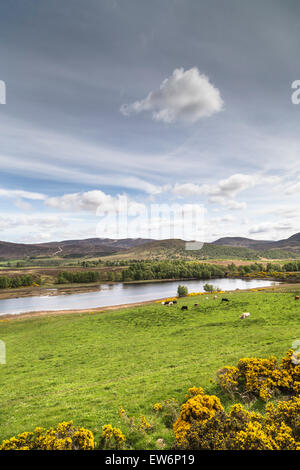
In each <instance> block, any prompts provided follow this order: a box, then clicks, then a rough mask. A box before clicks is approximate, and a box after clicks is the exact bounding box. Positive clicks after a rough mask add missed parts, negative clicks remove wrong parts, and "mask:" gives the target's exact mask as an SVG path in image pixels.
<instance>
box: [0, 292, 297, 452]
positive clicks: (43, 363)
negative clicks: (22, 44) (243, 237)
mask: <svg viewBox="0 0 300 470" xmlns="http://www.w3.org/2000/svg"><path fill="white" fill-rule="evenodd" d="M294 293H297V286H296V285H295V286H294V288H293V292H286V293H284V292H276V291H269V292H268V291H262V292H249V291H244V292H234V293H226V297H227V298H228V299H229V302H221V298H222V296H224V294H220V295H218V298H217V299H214V298H213V297H214V295H208V300H207V299H206V296H205V295H201V296H193V297H186V298H182V299H179V301H178V303H177V305H172V306H163V305H161V304H160V303H153V304H149V305H144V306H140V307H132V308H127V309H122V310H115V311H107V312H103V313H99V312H97V313H92V312H91V313H89V314H78V313H74V314H68V315H53V316H49V317H36V318H34V317H33V318H30V319H26V320H25V319H21V318H20V319H12V320H2V321H0V339H1V340H3V341H5V343H6V348H7V364H6V365H0V375H1V389H0V441H1V440H2V439H4V438H8V437H11V436H13V435H15V434H16V433H19V432H22V431H25V430H26V431H29V430H32V429H33V428H34V427H35V426H43V427H49V426H52V425H55V424H57V423H58V422H61V421H65V420H71V419H72V420H73V421H74V422H75V423H76V424H79V425H83V426H85V427H87V428H89V429H91V430H92V431H93V432H95V434H96V436H97V432H98V431H100V430H101V427H102V425H104V424H107V423H111V424H112V425H117V426H120V418H119V414H118V410H119V408H120V407H121V406H122V407H124V408H125V409H126V410H128V413H129V414H130V415H134V416H136V417H138V416H140V415H145V416H147V417H148V418H149V419H155V416H154V412H153V404H154V403H156V402H159V401H162V400H164V399H166V398H172V397H174V398H176V399H178V400H179V401H182V400H183V399H184V396H185V393H186V391H187V389H188V388H189V387H191V386H202V387H203V388H204V389H205V391H206V392H208V393H215V394H218V395H219V396H222V395H221V393H220V390H219V389H218V387H217V385H216V384H215V382H214V379H215V374H216V372H217V370H218V369H219V368H220V367H222V366H224V365H235V364H236V363H237V361H238V359H239V358H241V357H246V356H248V357H249V356H260V357H267V356H269V355H275V356H278V357H281V356H283V355H284V354H285V352H286V351H287V350H288V349H289V348H290V347H291V345H292V342H293V341H294V340H296V339H300V303H299V301H295V300H294V295H295V294H294ZM195 303H197V304H198V306H196V307H195V306H194V304H195ZM183 305H187V306H188V310H187V311H186V310H184V311H182V310H181V307H182V306H183ZM243 312H250V313H251V317H250V318H245V319H244V320H241V319H240V315H241V314H242V313H243ZM222 401H223V402H225V404H226V403H227V404H228V406H229V404H230V402H229V401H228V400H227V402H226V399H225V401H224V397H223V396H222ZM171 434H172V433H171V431H170V430H169V429H163V428H162V427H161V426H160V427H158V429H157V431H156V432H154V434H153V436H152V437H151V439H152V440H153V442H154V440H155V439H157V438H158V437H164V438H165V439H166V441H167V442H171V439H172V435H171ZM153 442H148V443H145V442H144V443H143V448H155V446H154V444H153Z"/></svg>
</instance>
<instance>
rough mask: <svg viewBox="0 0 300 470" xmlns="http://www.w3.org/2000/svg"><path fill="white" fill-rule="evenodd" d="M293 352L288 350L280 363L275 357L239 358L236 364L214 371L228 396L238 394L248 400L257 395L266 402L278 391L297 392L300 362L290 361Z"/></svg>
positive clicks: (293, 393) (288, 393)
mask: <svg viewBox="0 0 300 470" xmlns="http://www.w3.org/2000/svg"><path fill="white" fill-rule="evenodd" d="M293 355H294V352H293V351H292V350H289V351H288V352H287V354H286V356H285V357H284V358H283V359H282V360H281V362H280V363H279V362H278V361H277V359H276V358H275V357H269V358H268V359H259V358H256V357H254V358H243V359H240V360H239V362H238V364H237V367H224V368H223V369H220V370H219V371H218V372H217V378H218V382H219V384H220V386H221V387H222V389H223V390H224V391H225V392H227V393H228V395H229V396H230V397H233V396H234V395H239V396H240V397H242V398H243V399H248V400H251V399H255V398H257V397H259V398H261V399H262V400H263V401H268V400H269V399H270V398H272V397H273V396H275V395H279V394H280V393H284V394H286V395H289V396H293V395H296V394H299V392H300V364H297V363H294V362H293V361H292V357H293ZM296 362H297V361H296Z"/></svg>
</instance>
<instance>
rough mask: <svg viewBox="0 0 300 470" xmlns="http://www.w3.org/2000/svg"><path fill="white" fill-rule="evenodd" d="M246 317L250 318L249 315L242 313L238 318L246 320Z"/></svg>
mask: <svg viewBox="0 0 300 470" xmlns="http://www.w3.org/2000/svg"><path fill="white" fill-rule="evenodd" d="M248 317H250V313H249V312H244V313H242V315H241V316H240V318H241V319H244V318H248Z"/></svg>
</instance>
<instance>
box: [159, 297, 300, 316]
mask: <svg viewBox="0 0 300 470" xmlns="http://www.w3.org/2000/svg"><path fill="white" fill-rule="evenodd" d="M217 298H218V297H217V296H216V295H215V296H214V300H216V299H217ZM206 299H207V300H208V299H209V297H206ZM295 299H299V297H298V296H296V297H295ZM221 302H229V299H227V298H226V297H222V298H221ZM161 304H162V305H169V306H171V305H176V304H177V300H165V301H164V302H162V303H161ZM198 306H199V304H194V307H198ZM181 310H188V306H187V305H182V307H181ZM248 317H250V312H243V313H242V315H241V316H240V318H241V319H242V320H243V319H244V318H248Z"/></svg>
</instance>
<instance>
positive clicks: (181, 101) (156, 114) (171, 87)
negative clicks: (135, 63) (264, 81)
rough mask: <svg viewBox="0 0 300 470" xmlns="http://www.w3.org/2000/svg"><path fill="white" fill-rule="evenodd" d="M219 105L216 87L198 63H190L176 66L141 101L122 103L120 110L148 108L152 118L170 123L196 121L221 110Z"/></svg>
mask: <svg viewBox="0 0 300 470" xmlns="http://www.w3.org/2000/svg"><path fill="white" fill-rule="evenodd" d="M222 107H223V100H222V98H221V95H220V92H219V90H218V89H217V88H215V87H214V85H212V84H211V83H210V81H209V79H208V77H207V76H206V75H203V74H201V73H200V72H199V70H198V68H197V67H193V68H191V69H189V70H186V71H185V70H184V69H183V68H180V69H175V70H174V72H173V73H172V75H171V76H170V77H169V78H166V79H165V80H164V81H163V82H162V84H161V85H160V88H159V90H156V91H151V92H150V93H149V94H148V96H147V97H146V98H145V99H143V100H141V101H135V102H134V103H132V104H123V105H122V106H121V108H120V111H121V113H122V114H124V115H125V116H129V115H131V114H137V113H140V112H142V111H146V112H147V111H148V112H151V113H152V118H153V119H154V120H156V121H163V122H168V123H170V122H175V121H190V122H195V121H197V120H198V119H200V118H203V117H208V116H211V115H212V114H214V113H217V112H219V111H221V110H222Z"/></svg>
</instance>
